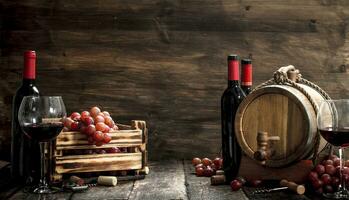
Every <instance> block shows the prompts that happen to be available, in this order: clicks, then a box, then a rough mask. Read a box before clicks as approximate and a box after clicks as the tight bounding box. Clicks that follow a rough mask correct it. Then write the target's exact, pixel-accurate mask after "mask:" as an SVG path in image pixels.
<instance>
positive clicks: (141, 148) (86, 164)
mask: <svg viewBox="0 0 349 200" xmlns="http://www.w3.org/2000/svg"><path fill="white" fill-rule="evenodd" d="M117 125H118V127H119V130H117V131H113V132H111V133H110V135H111V136H112V140H111V141H110V143H108V144H105V145H102V146H99V147H98V146H96V145H90V144H88V141H87V136H86V135H84V134H82V133H80V132H62V133H61V134H60V135H59V136H58V137H57V139H56V142H55V143H54V144H53V145H52V146H53V147H52V148H53V151H52V152H53V153H52V154H53V155H52V157H53V159H52V160H53V164H52V165H53V167H52V169H53V170H52V171H51V180H52V181H60V180H62V176H63V175H64V174H77V173H85V172H122V173H121V174H126V173H127V172H130V171H131V172H133V173H135V174H139V173H144V174H147V173H148V171H149V169H148V167H147V139H148V135H147V128H146V123H145V122H144V121H131V126H128V125H122V124H117ZM110 147H119V148H127V153H107V154H85V155H84V153H81V154H79V155H71V154H70V153H69V152H71V151H72V150H73V151H81V150H95V149H105V148H110ZM82 152H83V151H82Z"/></svg>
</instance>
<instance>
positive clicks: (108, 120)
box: [104, 116, 115, 128]
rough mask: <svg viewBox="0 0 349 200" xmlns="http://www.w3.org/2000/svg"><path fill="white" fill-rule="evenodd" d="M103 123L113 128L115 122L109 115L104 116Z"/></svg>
mask: <svg viewBox="0 0 349 200" xmlns="http://www.w3.org/2000/svg"><path fill="white" fill-rule="evenodd" d="M104 123H105V124H106V125H108V126H109V127H110V128H113V127H114V125H115V123H114V121H113V119H112V118H111V117H110V116H107V117H104Z"/></svg>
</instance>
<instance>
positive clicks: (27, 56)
mask: <svg viewBox="0 0 349 200" xmlns="http://www.w3.org/2000/svg"><path fill="white" fill-rule="evenodd" d="M35 77H36V54H35V51H26V52H24V69H23V79H35Z"/></svg>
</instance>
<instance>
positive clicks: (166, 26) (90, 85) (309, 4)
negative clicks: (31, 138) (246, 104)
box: [0, 0, 349, 159]
mask: <svg viewBox="0 0 349 200" xmlns="http://www.w3.org/2000/svg"><path fill="white" fill-rule="evenodd" d="M348 24H349V1H346V0H341V1H340V0H338V1H335V0H265V1H257V0H186V1H183V0H171V1H170V0H142V1H136V0H0V30H1V35H0V42H1V45H0V47H1V49H0V55H1V57H0V71H1V73H0V158H1V159H8V158H9V155H10V154H9V150H10V120H11V112H10V110H11V102H12V96H13V94H14V93H15V89H16V88H17V87H18V86H19V85H20V82H21V72H22V67H23V58H22V54H23V51H24V50H27V49H33V50H36V51H37V57H38V61H37V64H38V65H37V66H38V67H37V78H38V79H37V85H38V87H39V89H40V91H41V92H42V93H43V94H46V95H53V94H54V95H62V96H63V97H64V100H65V103H66V107H67V109H68V111H69V112H71V111H82V110H84V109H87V108H89V107H91V106H93V105H100V106H101V107H103V108H104V109H105V110H107V111H109V112H111V113H112V116H113V118H114V119H116V121H118V122H121V123H129V121H130V120H132V119H143V120H146V121H147V123H148V126H149V128H150V158H151V159H163V158H169V157H174V158H191V157H192V156H194V155H197V156H204V155H206V156H213V155H215V154H217V153H218V152H219V147H220V96H221V94H222V92H223V90H224V89H225V87H226V72H227V67H226V56H227V54H229V53H238V54H240V55H242V56H248V55H249V54H252V56H253V59H254V61H253V64H254V83H255V85H256V84H259V83H262V82H264V81H266V80H267V79H269V78H270V77H271V76H272V73H273V72H274V71H275V70H276V69H277V68H278V67H280V66H283V65H288V64H293V65H295V66H296V67H297V68H299V69H300V70H301V73H302V74H303V77H305V78H307V79H309V80H310V81H312V82H314V83H316V84H318V85H319V86H320V87H322V88H323V89H325V90H326V91H327V92H328V93H329V94H330V95H331V96H332V97H333V98H349V89H348V86H349V79H348V78H349V69H348V67H349V65H348V64H349V34H348V32H349V25H348Z"/></svg>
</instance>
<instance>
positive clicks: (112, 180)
mask: <svg viewBox="0 0 349 200" xmlns="http://www.w3.org/2000/svg"><path fill="white" fill-rule="evenodd" d="M117 182H118V180H117V179H116V177H115V176H99V177H98V179H97V183H98V185H105V186H116V184H117Z"/></svg>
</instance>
